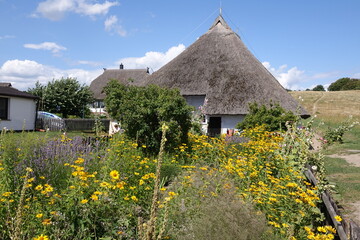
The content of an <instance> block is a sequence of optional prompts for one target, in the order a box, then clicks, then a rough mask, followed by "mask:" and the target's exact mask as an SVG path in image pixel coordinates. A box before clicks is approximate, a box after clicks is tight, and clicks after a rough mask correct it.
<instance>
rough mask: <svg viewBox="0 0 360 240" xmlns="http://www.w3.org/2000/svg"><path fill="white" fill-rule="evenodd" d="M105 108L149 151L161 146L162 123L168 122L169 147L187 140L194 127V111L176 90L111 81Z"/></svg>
mask: <svg viewBox="0 0 360 240" xmlns="http://www.w3.org/2000/svg"><path fill="white" fill-rule="evenodd" d="M104 92H105V93H106V98H105V100H104V102H105V106H106V111H107V112H108V113H109V115H110V116H111V117H112V118H114V119H116V120H118V121H120V123H121V126H122V128H124V129H125V133H126V134H127V135H128V136H129V137H131V138H132V139H135V140H137V142H138V144H140V145H145V146H146V150H147V151H148V152H152V153H156V152H157V151H158V149H159V147H160V141H161V124H162V123H163V122H167V124H168V126H169V131H167V136H166V137H167V139H168V141H167V150H170V149H173V148H174V147H176V146H178V145H179V144H181V143H186V142H187V136H188V135H187V134H188V132H189V130H190V128H191V111H193V107H191V106H189V105H188V104H187V103H186V101H185V99H184V98H183V97H182V96H181V95H180V92H179V90H177V89H167V88H161V87H159V86H156V85H148V86H146V87H135V86H125V85H123V84H120V83H119V82H118V81H116V80H112V81H110V82H109V83H108V85H107V86H106V87H105V88H104Z"/></svg>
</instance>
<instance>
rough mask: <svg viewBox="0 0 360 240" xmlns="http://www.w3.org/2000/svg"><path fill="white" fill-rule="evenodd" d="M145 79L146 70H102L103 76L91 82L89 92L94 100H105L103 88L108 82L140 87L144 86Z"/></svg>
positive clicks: (146, 75)
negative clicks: (113, 81)
mask: <svg viewBox="0 0 360 240" xmlns="http://www.w3.org/2000/svg"><path fill="white" fill-rule="evenodd" d="M147 77H148V71H147V69H104V72H103V74H101V75H100V76H98V77H97V78H95V79H94V80H93V81H92V82H91V84H90V90H91V91H92V92H93V94H94V95H93V96H94V98H95V99H99V100H102V99H104V98H105V94H104V93H103V92H102V91H103V88H104V87H105V86H106V85H107V84H108V82H110V80H113V79H116V80H118V81H119V82H121V83H123V84H129V85H137V86H140V85H144V81H146V78H147Z"/></svg>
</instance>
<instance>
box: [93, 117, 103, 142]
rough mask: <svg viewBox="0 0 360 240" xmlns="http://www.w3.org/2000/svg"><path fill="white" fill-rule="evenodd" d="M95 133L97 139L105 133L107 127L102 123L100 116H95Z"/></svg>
mask: <svg viewBox="0 0 360 240" xmlns="http://www.w3.org/2000/svg"><path fill="white" fill-rule="evenodd" d="M93 130H94V132H95V135H96V136H97V137H99V136H100V135H101V134H102V133H104V132H105V126H104V124H103V123H102V122H101V121H100V117H99V116H95V126H94V129H93Z"/></svg>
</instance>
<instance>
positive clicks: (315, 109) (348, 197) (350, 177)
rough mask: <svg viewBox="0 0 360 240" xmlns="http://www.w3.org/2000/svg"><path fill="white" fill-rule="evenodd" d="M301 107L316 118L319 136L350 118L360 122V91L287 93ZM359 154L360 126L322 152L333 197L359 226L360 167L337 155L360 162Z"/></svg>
mask: <svg viewBox="0 0 360 240" xmlns="http://www.w3.org/2000/svg"><path fill="white" fill-rule="evenodd" d="M290 94H291V95H292V96H293V97H294V98H295V99H297V100H298V101H299V102H300V104H301V105H302V106H303V107H304V108H305V109H306V110H307V111H308V112H309V113H310V114H311V115H317V118H316V121H315V122H316V123H320V122H323V123H324V124H317V128H316V131H317V132H318V133H319V134H320V135H322V134H324V133H325V131H327V129H328V127H332V128H336V127H338V126H340V125H341V122H344V121H345V120H346V119H348V118H349V116H350V115H351V116H353V120H354V121H360V91H359V90H356V91H339V92H315V91H301V92H290ZM359 151H360V125H357V126H356V127H354V128H353V129H351V131H349V132H347V133H346V134H345V135H344V143H343V144H334V145H331V146H329V147H328V148H326V149H324V151H323V153H324V154H325V168H326V172H327V178H328V180H329V181H330V182H331V183H334V184H335V186H336V188H335V192H336V193H337V194H335V193H334V194H333V196H334V197H335V199H336V200H337V201H338V202H339V203H340V205H341V206H342V207H343V209H342V212H343V214H345V215H346V218H348V219H352V220H354V221H355V222H357V224H359V225H360V217H359V216H360V168H359V167H354V165H352V164H350V163H349V162H347V161H345V159H343V158H341V157H337V156H334V155H333V154H336V155H338V156H339V155H347V156H348V157H349V156H352V158H353V160H356V161H359V159H358V158H359V157H358V154H356V153H358V152H359Z"/></svg>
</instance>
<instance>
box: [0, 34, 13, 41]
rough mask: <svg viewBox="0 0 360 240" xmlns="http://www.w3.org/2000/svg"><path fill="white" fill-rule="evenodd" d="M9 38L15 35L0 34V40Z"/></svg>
mask: <svg viewBox="0 0 360 240" xmlns="http://www.w3.org/2000/svg"><path fill="white" fill-rule="evenodd" d="M9 38H15V36H12V35H4V36H0V40H2V39H9Z"/></svg>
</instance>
